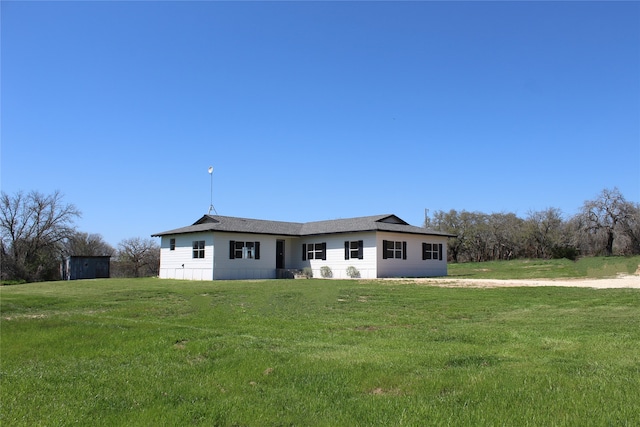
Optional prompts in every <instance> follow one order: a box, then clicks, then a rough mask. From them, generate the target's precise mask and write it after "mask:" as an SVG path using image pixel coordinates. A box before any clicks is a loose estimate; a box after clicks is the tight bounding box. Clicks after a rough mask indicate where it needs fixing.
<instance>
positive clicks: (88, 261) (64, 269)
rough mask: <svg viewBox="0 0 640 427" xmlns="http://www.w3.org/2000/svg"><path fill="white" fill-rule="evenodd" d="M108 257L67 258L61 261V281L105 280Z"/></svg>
mask: <svg viewBox="0 0 640 427" xmlns="http://www.w3.org/2000/svg"><path fill="white" fill-rule="evenodd" d="M110 259H111V257H110V256H69V257H67V258H65V259H64V260H63V261H62V265H61V266H60V267H61V268H60V270H61V271H60V273H61V274H62V279H63V280H79V279H106V278H108V277H109V262H110Z"/></svg>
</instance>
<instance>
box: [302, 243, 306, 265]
mask: <svg viewBox="0 0 640 427" xmlns="http://www.w3.org/2000/svg"><path fill="white" fill-rule="evenodd" d="M302 260H303V261H306V260H307V244H306V243H303V244H302Z"/></svg>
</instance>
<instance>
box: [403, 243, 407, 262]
mask: <svg viewBox="0 0 640 427" xmlns="http://www.w3.org/2000/svg"><path fill="white" fill-rule="evenodd" d="M402 259H407V242H402Z"/></svg>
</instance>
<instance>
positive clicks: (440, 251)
mask: <svg viewBox="0 0 640 427" xmlns="http://www.w3.org/2000/svg"><path fill="white" fill-rule="evenodd" d="M438 259H439V260H440V261H442V243H439V244H438Z"/></svg>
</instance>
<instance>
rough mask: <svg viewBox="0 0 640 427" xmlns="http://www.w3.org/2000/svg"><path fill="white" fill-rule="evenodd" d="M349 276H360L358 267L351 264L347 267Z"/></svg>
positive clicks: (355, 277)
mask: <svg viewBox="0 0 640 427" xmlns="http://www.w3.org/2000/svg"><path fill="white" fill-rule="evenodd" d="M347 276H349V277H351V278H352V279H357V278H359V277H360V272H359V271H358V269H357V268H355V267H354V266H352V265H350V266H349V267H347Z"/></svg>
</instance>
